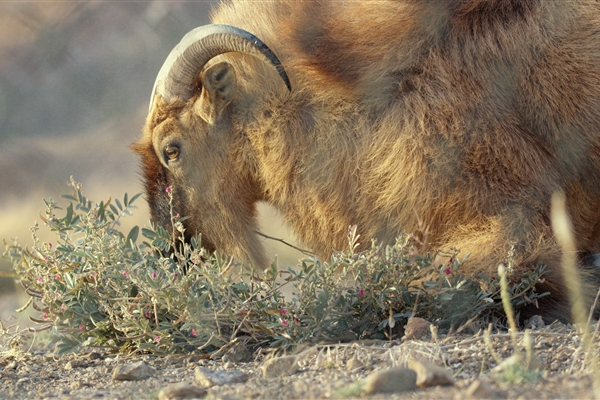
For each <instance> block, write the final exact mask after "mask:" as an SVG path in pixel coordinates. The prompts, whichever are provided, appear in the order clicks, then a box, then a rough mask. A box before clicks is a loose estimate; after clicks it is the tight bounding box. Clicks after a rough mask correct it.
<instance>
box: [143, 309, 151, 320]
mask: <svg viewBox="0 0 600 400" xmlns="http://www.w3.org/2000/svg"><path fill="white" fill-rule="evenodd" d="M144 317H146V318H150V310H146V312H145V313H144Z"/></svg>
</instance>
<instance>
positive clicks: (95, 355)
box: [87, 351, 102, 360]
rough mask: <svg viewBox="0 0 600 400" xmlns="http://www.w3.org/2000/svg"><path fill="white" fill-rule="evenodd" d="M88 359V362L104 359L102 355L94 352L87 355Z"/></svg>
mask: <svg viewBox="0 0 600 400" xmlns="http://www.w3.org/2000/svg"><path fill="white" fill-rule="evenodd" d="M87 358H88V360H99V359H101V358H102V354H100V353H98V352H95V351H93V352H91V353H89V354H88V355H87Z"/></svg>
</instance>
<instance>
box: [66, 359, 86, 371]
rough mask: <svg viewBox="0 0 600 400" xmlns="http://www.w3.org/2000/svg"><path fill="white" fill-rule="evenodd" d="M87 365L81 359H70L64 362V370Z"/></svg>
mask: <svg viewBox="0 0 600 400" xmlns="http://www.w3.org/2000/svg"><path fill="white" fill-rule="evenodd" d="M81 367H87V363H86V362H85V361H83V360H71V361H69V362H68V363H66V364H65V369H66V370H72V369H74V368H81Z"/></svg>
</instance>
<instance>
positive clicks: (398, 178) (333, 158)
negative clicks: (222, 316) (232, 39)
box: [135, 0, 600, 313]
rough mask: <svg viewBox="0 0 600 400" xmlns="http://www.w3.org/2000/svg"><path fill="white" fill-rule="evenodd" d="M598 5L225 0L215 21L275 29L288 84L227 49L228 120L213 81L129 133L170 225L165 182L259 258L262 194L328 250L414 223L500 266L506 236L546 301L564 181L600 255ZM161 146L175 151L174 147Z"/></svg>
mask: <svg viewBox="0 0 600 400" xmlns="http://www.w3.org/2000/svg"><path fill="white" fill-rule="evenodd" d="M599 4H600V3H598V2H595V1H586V0H580V1H541V0H439V1H435V0H434V1H421V0H395V1H393V0H389V1H362V2H344V1H326V0H321V1H301V2H298V1H295V0H293V1H289V2H286V1H277V2H247V1H240V2H236V1H233V2H228V3H225V4H223V5H222V6H221V7H220V8H219V9H217V10H216V11H215V12H214V15H213V19H214V22H216V23H224V24H230V25H234V26H237V27H240V28H242V29H246V30H248V31H250V32H252V33H254V34H255V35H256V36H258V37H259V38H261V39H262V40H263V41H264V42H265V43H267V45H268V46H269V47H271V49H273V50H274V52H275V53H276V54H277V55H278V57H279V58H280V59H281V61H282V63H283V65H284V67H285V68H286V71H287V73H288V75H289V76H290V79H291V81H292V87H293V91H292V92H291V93H288V92H287V90H286V88H285V86H284V85H283V84H282V83H281V81H280V80H279V79H278V77H277V75H276V74H275V73H274V72H273V70H272V69H271V68H270V67H269V66H267V65H265V64H263V63H261V62H259V61H256V60H254V59H252V58H251V57H247V56H241V55H239V54H227V55H224V56H220V57H219V60H215V61H222V60H227V61H228V62H229V63H231V65H232V68H231V71H230V73H231V74H233V75H232V76H233V77H234V80H235V81H236V82H237V87H236V92H235V95H234V97H233V99H232V101H231V103H228V104H227V105H226V106H224V108H223V109H222V110H217V111H220V114H219V115H220V117H219V118H218V119H217V120H212V119H209V118H206V117H204V118H203V115H206V112H203V111H202V110H205V109H206V108H207V107H208V108H210V107H213V108H214V107H216V106H215V104H216V101H214V100H211V97H210V96H209V95H208V94H210V93H208V94H207V92H206V90H205V91H204V92H202V93H201V92H199V93H198V95H197V96H195V97H193V98H192V99H191V100H190V101H188V102H187V103H184V102H182V101H175V102H173V103H172V104H166V102H165V101H163V99H162V98H160V96H157V97H158V98H157V99H155V102H154V107H153V109H152V110H151V112H150V114H149V116H148V121H147V125H146V127H145V130H144V136H143V137H142V139H141V140H140V142H139V143H138V144H136V146H135V148H136V149H137V151H138V152H139V153H140V154H141V156H142V163H143V166H144V173H145V176H146V184H147V192H148V199H149V201H150V208H151V210H152V214H153V217H154V218H155V220H157V221H158V222H160V223H162V224H165V225H168V223H169V222H168V203H166V200H165V199H166V197H165V194H164V188H165V187H166V186H172V187H173V188H174V190H176V200H177V211H178V212H180V214H182V215H183V214H185V215H189V216H191V219H190V220H188V221H187V229H188V231H189V232H190V233H196V232H202V234H203V240H204V244H205V245H207V246H208V247H209V248H211V249H219V250H221V251H223V252H225V253H229V254H232V255H235V256H237V257H239V258H242V259H245V260H249V261H251V262H253V263H254V264H257V265H265V264H266V262H267V260H266V257H265V255H264V251H263V249H262V248H261V245H260V243H259V241H258V238H257V236H256V234H255V233H254V232H253V231H254V230H255V229H256V222H255V203H256V202H258V201H266V202H268V203H270V204H272V205H274V206H275V207H277V208H278V209H279V210H280V211H281V213H282V214H283V216H284V218H285V219H286V220H287V221H288V223H289V224H290V226H291V227H292V228H293V230H294V231H295V232H296V233H297V235H298V237H299V238H300V239H301V240H302V241H303V242H304V243H305V244H307V245H308V246H310V247H311V248H312V249H314V250H315V251H316V252H317V253H318V254H319V255H321V256H322V257H328V256H329V255H330V254H331V252H332V250H334V249H344V248H345V246H346V233H347V229H348V226H350V225H357V226H358V231H359V232H360V233H361V235H362V237H363V238H370V237H373V238H377V239H379V240H380V241H382V242H384V243H390V242H392V241H393V240H394V238H395V237H396V235H397V234H398V233H399V232H401V231H408V232H411V231H415V230H416V229H417V228H418V227H419V222H420V221H421V222H422V223H424V224H425V225H426V226H428V227H429V230H430V235H429V240H430V242H429V243H430V246H431V249H437V248H446V249H447V248H449V247H457V248H460V249H461V251H462V253H463V254H466V253H471V256H470V259H469V261H468V263H467V265H465V268H467V270H468V271H467V272H473V273H475V272H486V273H490V274H494V273H495V271H496V267H497V265H498V264H499V263H500V262H502V261H503V260H504V259H505V257H506V255H507V254H508V251H509V249H510V246H511V245H514V246H515V249H516V256H515V257H516V261H517V264H518V266H519V268H522V269H523V268H530V267H531V265H532V264H534V263H537V262H542V263H546V264H547V265H548V269H550V270H551V271H553V272H552V273H551V275H550V276H549V277H548V278H547V282H546V284H545V287H544V288H542V289H541V290H545V289H550V290H551V291H553V292H554V296H553V301H554V304H555V305H551V304H549V305H548V306H549V307H552V308H555V307H556V304H560V303H562V304H563V305H564V306H566V303H565V301H564V299H563V297H562V294H563V288H562V285H561V279H560V275H559V262H560V258H561V254H560V251H559V249H558V246H557V244H556V242H555V240H554V238H553V234H552V230H551V227H550V223H549V209H550V198H551V195H552V193H554V192H555V191H559V190H562V191H564V192H565V193H566V196H567V201H568V208H569V212H570V214H571V216H572V219H573V224H574V227H575V235H576V240H577V243H578V247H579V250H580V251H581V254H582V255H583V254H587V253H593V252H597V251H598V250H599V249H598V244H599V242H600V46H599V44H600V5H599ZM209 69H210V68H205V72H203V74H207V75H210V74H211V72H210V71H209ZM205 78H206V77H205V76H204V75H203V76H202V77H201V79H202V80H205ZM213 101H214V103H213ZM167 143H177V144H178V146H180V149H181V154H180V158H179V160H177V162H174V163H167V162H166V161H165V160H164V157H163V148H164V146H165V145H166V144H167ZM365 242H366V240H365ZM365 244H366V243H365ZM555 309H556V308H555ZM556 310H562V308H559V309H556ZM558 312H559V313H560V312H561V311H558Z"/></svg>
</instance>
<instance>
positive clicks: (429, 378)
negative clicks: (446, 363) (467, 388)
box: [408, 360, 454, 388]
mask: <svg viewBox="0 0 600 400" xmlns="http://www.w3.org/2000/svg"><path fill="white" fill-rule="evenodd" d="M408 368H410V369H412V370H413V371H415V372H416V373H417V386H418V387H420V388H423V387H430V386H452V385H454V376H453V375H452V371H450V370H448V369H446V368H443V367H439V366H437V365H433V364H429V363H427V362H421V361H417V360H410V361H409V362H408Z"/></svg>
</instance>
